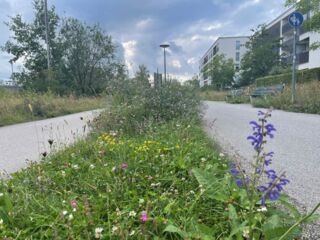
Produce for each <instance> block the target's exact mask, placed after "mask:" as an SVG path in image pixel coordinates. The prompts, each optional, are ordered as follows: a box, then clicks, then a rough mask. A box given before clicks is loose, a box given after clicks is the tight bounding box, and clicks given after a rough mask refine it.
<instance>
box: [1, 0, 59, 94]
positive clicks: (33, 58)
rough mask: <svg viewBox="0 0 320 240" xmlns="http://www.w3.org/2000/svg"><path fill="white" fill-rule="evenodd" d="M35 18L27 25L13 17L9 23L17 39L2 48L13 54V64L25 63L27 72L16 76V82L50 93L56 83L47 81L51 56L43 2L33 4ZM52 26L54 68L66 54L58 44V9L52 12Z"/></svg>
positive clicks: (50, 27) (51, 45)
mask: <svg viewBox="0 0 320 240" xmlns="http://www.w3.org/2000/svg"><path fill="white" fill-rule="evenodd" d="M33 7H34V10H35V11H34V12H35V17H34V20H33V22H31V23H27V22H25V21H23V18H22V16H21V15H19V14H18V15H16V16H15V17H11V19H10V21H9V22H7V23H6V25H7V26H8V27H9V30H10V31H11V32H12V33H13V36H12V37H11V38H10V40H8V41H7V42H6V43H5V46H4V47H2V50H3V51H6V52H7V53H9V54H11V55H12V56H13V58H12V59H11V61H12V62H16V61H17V60H19V59H22V60H23V61H24V69H23V71H22V72H21V73H16V74H15V75H14V78H15V80H17V81H18V82H19V83H20V84H23V86H24V87H26V88H32V89H37V90H39V91H47V90H48V88H50V87H51V88H52V87H54V86H55V85H56V83H55V82H54V81H52V82H47V81H48V79H47V55H46V46H45V44H44V43H45V41H46V38H45V33H46V29H45V20H44V19H45V18H44V14H45V13H44V4H43V1H41V0H34V2H33ZM48 19H49V22H48V25H49V31H48V35H49V39H50V40H49V43H50V59H51V66H52V69H55V68H56V67H57V65H59V61H60V58H61V54H62V52H61V51H59V46H58V45H57V43H56V39H57V36H56V30H57V27H58V24H59V17H58V15H57V14H56V13H55V8H54V7H51V8H50V9H49V10H48Z"/></svg>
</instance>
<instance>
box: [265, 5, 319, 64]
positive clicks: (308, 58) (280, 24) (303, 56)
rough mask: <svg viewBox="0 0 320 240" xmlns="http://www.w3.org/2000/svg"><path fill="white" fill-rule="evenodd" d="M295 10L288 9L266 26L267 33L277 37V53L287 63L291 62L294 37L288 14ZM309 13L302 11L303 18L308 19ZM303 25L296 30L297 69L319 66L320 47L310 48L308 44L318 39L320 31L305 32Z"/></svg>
mask: <svg viewBox="0 0 320 240" xmlns="http://www.w3.org/2000/svg"><path fill="white" fill-rule="evenodd" d="M295 10H296V9H295V8H290V9H288V10H287V11H285V12H284V13H282V14H281V15H280V16H279V17H277V18H276V19H274V20H273V21H272V22H270V23H269V24H268V25H267V26H266V29H267V31H268V33H269V34H271V35H272V36H273V37H275V38H278V39H279V41H280V45H281V47H280V48H279V54H280V56H281V59H282V61H285V62H286V63H288V64H291V63H292V57H293V39H294V34H293V31H294V28H293V27H292V26H290V24H289V16H290V14H291V13H293V12H294V11H295ZM311 14H312V13H310V12H307V13H303V17H304V19H305V20H307V19H309V18H310V16H311ZM303 26H304V24H302V26H301V27H300V28H299V29H298V31H297V45H296V46H297V48H296V50H297V55H296V62H297V68H298V69H299V70H302V69H311V68H318V67H320V49H317V50H311V49H310V46H311V45H312V44H313V43H315V42H319V41H320V33H316V32H307V31H306V30H305V29H304V27H303Z"/></svg>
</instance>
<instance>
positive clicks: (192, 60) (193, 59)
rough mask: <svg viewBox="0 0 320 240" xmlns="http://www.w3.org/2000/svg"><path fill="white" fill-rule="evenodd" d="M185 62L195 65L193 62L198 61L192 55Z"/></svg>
mask: <svg viewBox="0 0 320 240" xmlns="http://www.w3.org/2000/svg"><path fill="white" fill-rule="evenodd" d="M187 63H188V64H189V65H195V64H197V63H198V61H197V59H196V58H195V57H192V58H189V59H188V61H187Z"/></svg>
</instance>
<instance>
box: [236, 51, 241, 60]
mask: <svg viewBox="0 0 320 240" xmlns="http://www.w3.org/2000/svg"><path fill="white" fill-rule="evenodd" d="M239 61H240V53H239V52H236V62H239Z"/></svg>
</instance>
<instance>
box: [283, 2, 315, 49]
mask: <svg viewBox="0 0 320 240" xmlns="http://www.w3.org/2000/svg"><path fill="white" fill-rule="evenodd" d="M286 6H295V7H296V8H297V9H298V10H300V11H301V12H303V13H307V12H308V11H311V12H312V14H311V15H310V18H308V19H306V21H305V22H304V23H303V28H304V29H306V30H308V31H311V32H320V0H300V1H297V0H287V1H286ZM312 47H313V48H320V42H316V43H314V44H313V45H312Z"/></svg>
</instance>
